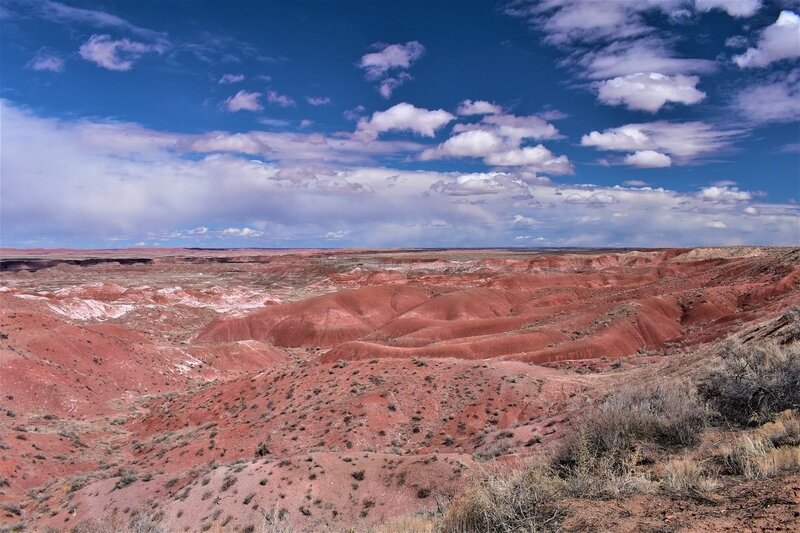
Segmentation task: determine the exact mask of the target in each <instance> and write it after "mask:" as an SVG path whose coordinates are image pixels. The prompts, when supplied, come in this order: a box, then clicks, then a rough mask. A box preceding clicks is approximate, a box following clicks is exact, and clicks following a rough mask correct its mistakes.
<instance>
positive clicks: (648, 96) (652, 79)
mask: <svg viewBox="0 0 800 533" xmlns="http://www.w3.org/2000/svg"><path fill="white" fill-rule="evenodd" d="M699 81H700V78H698V77H697V76H684V75H682V74H676V75H674V76H666V75H664V74H660V73H658V72H639V73H636V74H629V75H627V76H622V77H618V78H613V79H610V80H605V81H602V82H599V83H598V84H597V88H598V92H597V97H598V99H599V100H600V101H601V102H603V103H606V104H611V105H620V104H624V105H625V106H627V107H628V109H639V110H644V111H650V112H652V113H655V112H656V111H658V110H659V109H661V107H663V106H664V105H665V104H667V103H668V102H677V103H681V104H687V105H690V104H696V103H698V102H700V101H702V100H703V99H704V98H705V97H706V93H704V92H703V91H699V90H698V89H697V84H698V82H699Z"/></svg>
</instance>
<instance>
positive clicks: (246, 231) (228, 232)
mask: <svg viewBox="0 0 800 533" xmlns="http://www.w3.org/2000/svg"><path fill="white" fill-rule="evenodd" d="M222 235H223V236H224V237H251V238H254V237H261V236H262V235H264V232H263V231H258V230H254V229H252V228H247V227H245V228H226V229H224V230H222Z"/></svg>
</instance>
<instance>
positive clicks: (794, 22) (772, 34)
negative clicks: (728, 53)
mask: <svg viewBox="0 0 800 533" xmlns="http://www.w3.org/2000/svg"><path fill="white" fill-rule="evenodd" d="M796 57H800V17H799V16H797V14H796V13H793V12H791V11H781V14H780V15H779V16H778V20H776V21H775V23H774V24H772V25H770V26H767V27H766V28H765V29H764V31H763V32H762V33H761V37H760V38H759V40H758V44H757V45H756V47H755V48H748V49H747V51H746V52H745V53H743V54H741V55H737V56H734V57H733V61H734V63H736V64H737V65H738V66H739V67H740V68H754V67H765V66H767V65H769V64H770V63H774V62H775V61H780V60H782V59H792V58H796Z"/></svg>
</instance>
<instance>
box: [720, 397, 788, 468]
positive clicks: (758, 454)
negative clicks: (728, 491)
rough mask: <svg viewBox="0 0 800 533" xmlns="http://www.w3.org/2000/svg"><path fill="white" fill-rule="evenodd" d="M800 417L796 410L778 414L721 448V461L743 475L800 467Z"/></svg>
mask: <svg viewBox="0 0 800 533" xmlns="http://www.w3.org/2000/svg"><path fill="white" fill-rule="evenodd" d="M798 442H800V418H798V415H797V412H796V411H785V412H783V413H781V414H779V415H778V416H777V417H776V419H775V421H774V422H768V423H766V424H764V425H763V426H761V427H760V428H758V429H757V430H755V431H750V432H748V433H747V434H745V435H742V436H740V437H738V438H737V439H736V441H734V443H733V445H731V446H728V447H726V448H724V449H723V450H722V454H721V458H722V461H723V463H724V464H725V465H726V466H727V467H728V468H729V469H730V470H731V471H732V472H733V473H736V474H741V475H743V476H745V477H747V478H750V479H755V478H766V477H770V476H774V475H777V474H780V473H781V472H785V471H792V470H800V445H798Z"/></svg>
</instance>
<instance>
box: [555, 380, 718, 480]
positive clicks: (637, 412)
mask: <svg viewBox="0 0 800 533" xmlns="http://www.w3.org/2000/svg"><path fill="white" fill-rule="evenodd" d="M706 417H707V410H706V408H705V405H704V404H703V402H702V401H701V400H700V399H699V398H698V396H697V392H696V391H695V389H694V387H693V386H691V385H690V384H689V383H686V382H673V383H661V384H657V385H650V386H632V387H626V388H624V389H622V390H619V391H617V392H615V393H613V394H612V395H610V396H609V397H608V398H606V399H605V401H603V402H602V403H601V404H600V405H599V406H598V407H597V408H595V409H593V410H592V411H590V412H589V413H587V415H586V416H585V417H584V419H583V420H582V421H581V423H580V425H579V426H578V427H577V428H576V430H575V432H574V434H573V436H572V437H569V438H567V440H566V444H565V446H564V448H563V449H562V451H561V453H560V455H559V462H560V463H561V464H562V465H565V466H570V465H580V463H581V462H585V461H587V460H594V461H600V462H602V464H603V466H604V467H605V468H610V469H611V470H613V471H614V472H616V473H624V472H626V471H628V470H630V462H631V460H632V459H635V457H632V456H631V454H632V453H634V452H635V450H636V448H637V443H640V442H649V443H654V444H658V445H661V446H688V445H691V444H695V443H697V442H698V441H699V439H700V436H701V434H702V432H703V429H704V428H705V425H706Z"/></svg>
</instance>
